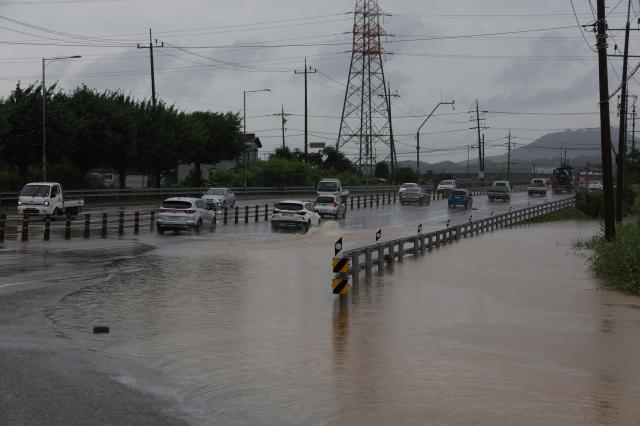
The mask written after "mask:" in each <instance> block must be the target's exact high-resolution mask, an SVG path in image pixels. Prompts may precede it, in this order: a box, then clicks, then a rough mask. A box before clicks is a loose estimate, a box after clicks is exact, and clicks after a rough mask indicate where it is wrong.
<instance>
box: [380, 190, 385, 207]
mask: <svg viewBox="0 0 640 426" xmlns="http://www.w3.org/2000/svg"><path fill="white" fill-rule="evenodd" d="M381 198H382V205H383V206H384V198H385V193H384V192H383V193H382V197H381Z"/></svg>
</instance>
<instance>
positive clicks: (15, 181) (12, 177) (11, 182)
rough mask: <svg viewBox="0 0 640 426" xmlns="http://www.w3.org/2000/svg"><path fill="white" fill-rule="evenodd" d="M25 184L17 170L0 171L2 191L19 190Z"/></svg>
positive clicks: (0, 187)
mask: <svg viewBox="0 0 640 426" xmlns="http://www.w3.org/2000/svg"><path fill="white" fill-rule="evenodd" d="M23 185H24V180H23V179H22V178H21V177H20V175H18V173H16V172H0V192H3V191H18V190H20V189H21V188H22V186H23Z"/></svg>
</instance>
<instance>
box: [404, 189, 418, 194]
mask: <svg viewBox="0 0 640 426" xmlns="http://www.w3.org/2000/svg"><path fill="white" fill-rule="evenodd" d="M404 192H407V193H410V194H411V193H418V192H420V188H407V190H406V191H404Z"/></svg>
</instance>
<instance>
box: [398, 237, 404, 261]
mask: <svg viewBox="0 0 640 426" xmlns="http://www.w3.org/2000/svg"><path fill="white" fill-rule="evenodd" d="M398 262H400V263H402V262H404V240H403V239H400V240H398Z"/></svg>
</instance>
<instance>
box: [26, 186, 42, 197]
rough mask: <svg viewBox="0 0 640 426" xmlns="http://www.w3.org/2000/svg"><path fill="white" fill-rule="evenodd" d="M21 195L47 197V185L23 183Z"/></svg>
mask: <svg viewBox="0 0 640 426" xmlns="http://www.w3.org/2000/svg"><path fill="white" fill-rule="evenodd" d="M20 196H21V197H47V196H49V185H25V186H24V188H22V191H20Z"/></svg>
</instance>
